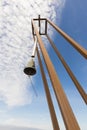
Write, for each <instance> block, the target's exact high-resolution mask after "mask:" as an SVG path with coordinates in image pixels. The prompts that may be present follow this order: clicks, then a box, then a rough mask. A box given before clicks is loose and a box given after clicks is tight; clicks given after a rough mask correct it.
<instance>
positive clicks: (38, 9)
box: [0, 0, 65, 107]
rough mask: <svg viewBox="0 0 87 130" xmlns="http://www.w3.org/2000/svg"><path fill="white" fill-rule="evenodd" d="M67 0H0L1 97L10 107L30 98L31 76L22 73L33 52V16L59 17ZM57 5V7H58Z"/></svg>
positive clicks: (28, 100) (25, 101) (26, 101)
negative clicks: (29, 78) (29, 79)
mask: <svg viewBox="0 0 87 130" xmlns="http://www.w3.org/2000/svg"><path fill="white" fill-rule="evenodd" d="M64 3H65V0H44V1H43V0H37V1H36V0H1V1H0V100H1V101H3V102H4V103H6V104H7V105H8V106H9V107H10V106H11V107H12V106H18V105H24V104H27V103H30V102H31V94H30V92H29V91H28V89H27V86H28V83H29V82H28V78H27V76H25V75H24V73H23V68H24V66H25V65H26V63H27V61H28V58H29V56H30V55H31V51H32V46H33V40H32V32H31V19H32V18H34V17H38V14H41V16H42V17H47V18H50V19H51V20H55V18H56V13H58V12H59V13H58V16H59V18H60V14H61V11H62V8H63V6H64ZM56 8H57V10H56Z"/></svg>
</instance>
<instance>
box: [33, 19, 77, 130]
mask: <svg viewBox="0 0 87 130" xmlns="http://www.w3.org/2000/svg"><path fill="white" fill-rule="evenodd" d="M32 24H33V27H34V30H35V33H36V36H37V40H38V43H39V46H40V49H41V52H42V55H43V57H44V61H45V64H46V66H47V70H48V73H49V76H50V79H51V82H52V85H53V89H54V92H55V95H56V98H57V101H58V103H59V107H60V110H61V114H62V116H63V120H64V123H65V126H66V129H67V130H80V128H79V125H78V123H77V121H76V118H75V116H74V114H73V111H72V109H71V107H70V104H69V102H68V99H67V97H66V94H65V93H64V90H63V88H62V86H61V84H60V81H59V78H58V76H57V74H56V71H55V69H54V66H53V64H52V62H51V60H50V57H49V55H48V53H47V51H46V49H45V47H44V43H43V42H42V39H41V37H40V35H39V33H38V31H37V28H36V26H35V25H34V22H33V21H32Z"/></svg>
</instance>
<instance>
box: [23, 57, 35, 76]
mask: <svg viewBox="0 0 87 130" xmlns="http://www.w3.org/2000/svg"><path fill="white" fill-rule="evenodd" d="M24 73H25V74H26V75H29V76H30V75H35V74H36V69H35V62H34V60H33V58H32V59H30V61H29V62H28V64H27V67H25V68H24Z"/></svg>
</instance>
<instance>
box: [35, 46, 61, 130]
mask: <svg viewBox="0 0 87 130" xmlns="http://www.w3.org/2000/svg"><path fill="white" fill-rule="evenodd" d="M37 56H38V61H39V65H40V70H41V74H42V79H43V84H44V89H45V93H46V98H47V103H48V107H49V111H50V115H51V120H52V124H53V130H60V128H59V125H58V121H57V117H56V113H55V110H54V106H53V103H52V99H51V95H50V91H49V87H48V83H47V80H46V76H45V73H44V69H43V65H42V62H41V58H40V54H39V51H38V48H37Z"/></svg>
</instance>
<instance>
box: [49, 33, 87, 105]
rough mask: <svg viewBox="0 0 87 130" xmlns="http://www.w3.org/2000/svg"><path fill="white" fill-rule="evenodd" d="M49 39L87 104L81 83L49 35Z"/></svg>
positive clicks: (86, 96) (86, 97)
mask: <svg viewBox="0 0 87 130" xmlns="http://www.w3.org/2000/svg"><path fill="white" fill-rule="evenodd" d="M47 38H48V40H49V42H50V44H51V46H52V47H53V49H54V50H55V52H56V54H57V56H58V57H59V59H60V61H61V62H62V64H63V66H64V67H65V69H66V71H67V72H68V74H69V76H70V77H71V79H72V81H73V82H74V84H75V85H76V87H77V89H78V91H79V93H80V95H81V96H82V98H83V100H84V101H85V103H86V104H87V95H86V93H85V91H84V90H83V88H82V86H81V85H80V83H79V82H78V80H77V79H76V77H75V76H74V74H73V72H72V71H71V69H70V68H69V66H68V65H67V63H66V62H65V60H64V59H63V57H62V56H61V54H60V53H59V51H58V49H57V48H56V46H55V45H54V43H53V41H52V40H51V38H50V37H49V36H48V34H47Z"/></svg>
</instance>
